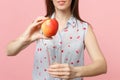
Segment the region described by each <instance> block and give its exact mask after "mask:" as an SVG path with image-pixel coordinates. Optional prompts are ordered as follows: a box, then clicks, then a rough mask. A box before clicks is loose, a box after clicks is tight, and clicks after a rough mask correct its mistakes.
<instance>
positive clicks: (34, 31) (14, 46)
mask: <svg viewBox="0 0 120 80" xmlns="http://www.w3.org/2000/svg"><path fill="white" fill-rule="evenodd" d="M46 19H47V18H45V17H38V18H37V19H36V20H35V21H34V22H33V23H31V24H30V25H29V26H28V28H27V29H26V31H25V32H24V33H23V34H22V35H21V36H20V37H19V38H17V39H16V40H13V41H11V42H10V43H9V44H8V45H7V48H6V52H7V55H8V56H14V55H17V54H18V53H19V52H20V51H21V50H23V49H25V48H26V47H27V46H28V45H29V44H31V43H32V42H34V41H36V40H38V39H40V38H46V37H45V36H43V35H42V34H40V32H39V31H40V28H41V24H42V23H43V21H44V20H46Z"/></svg>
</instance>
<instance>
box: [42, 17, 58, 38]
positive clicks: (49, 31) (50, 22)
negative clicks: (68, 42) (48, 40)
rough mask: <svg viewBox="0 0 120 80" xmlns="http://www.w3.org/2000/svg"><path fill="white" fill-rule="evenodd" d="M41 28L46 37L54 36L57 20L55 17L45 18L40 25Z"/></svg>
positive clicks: (56, 29)
mask: <svg viewBox="0 0 120 80" xmlns="http://www.w3.org/2000/svg"><path fill="white" fill-rule="evenodd" d="M41 30H42V32H43V34H44V35H45V36H46V37H51V36H54V35H55V34H56V33H57V31H58V22H57V20H56V19H47V20H45V21H44V22H43V23H42V25H41Z"/></svg>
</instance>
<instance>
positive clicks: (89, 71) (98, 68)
mask: <svg viewBox="0 0 120 80" xmlns="http://www.w3.org/2000/svg"><path fill="white" fill-rule="evenodd" d="M74 69H75V72H76V77H89V76H96V75H99V74H103V73H106V72H107V66H106V63H105V62H104V61H97V62H94V63H93V64H90V65H86V66H81V67H75V68H74Z"/></svg>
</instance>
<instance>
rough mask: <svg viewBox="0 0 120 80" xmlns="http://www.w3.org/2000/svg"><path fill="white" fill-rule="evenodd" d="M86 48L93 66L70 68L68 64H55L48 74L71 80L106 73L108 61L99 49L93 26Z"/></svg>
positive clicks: (86, 41) (87, 34) (89, 30)
mask: <svg viewBox="0 0 120 80" xmlns="http://www.w3.org/2000/svg"><path fill="white" fill-rule="evenodd" d="M85 46H86V48H87V51H88V53H89V56H90V58H91V60H92V63H91V64H89V65H85V66H78V67H74V66H70V65H68V64H54V65H51V66H50V68H49V69H48V72H49V73H50V74H51V75H52V76H53V77H58V78H63V79H67V80H69V79H71V78H77V77H88V76H96V75H100V74H103V73H106V72H107V64H106V60H105V58H104V56H103V53H102V51H101V50H100V48H99V45H98V42H97V40H96V37H95V35H94V32H93V31H92V29H91V26H89V27H88V31H87V33H86V37H85Z"/></svg>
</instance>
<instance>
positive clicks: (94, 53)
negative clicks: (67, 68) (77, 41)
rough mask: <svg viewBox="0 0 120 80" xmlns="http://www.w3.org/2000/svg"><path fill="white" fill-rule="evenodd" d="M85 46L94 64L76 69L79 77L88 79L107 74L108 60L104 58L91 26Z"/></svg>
mask: <svg viewBox="0 0 120 80" xmlns="http://www.w3.org/2000/svg"><path fill="white" fill-rule="evenodd" d="M85 45H86V48H87V51H88V53H89V56H90V58H91V60H92V63H91V64H89V65H86V66H82V67H76V71H78V75H79V76H82V77H86V76H95V75H99V74H103V73H106V72H107V64H106V60H105V58H104V56H103V53H102V51H101V50H100V48H99V45H98V42H97V40H96V37H95V35H94V32H93V30H92V28H91V26H90V25H89V27H88V31H87V33H86V37H85Z"/></svg>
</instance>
